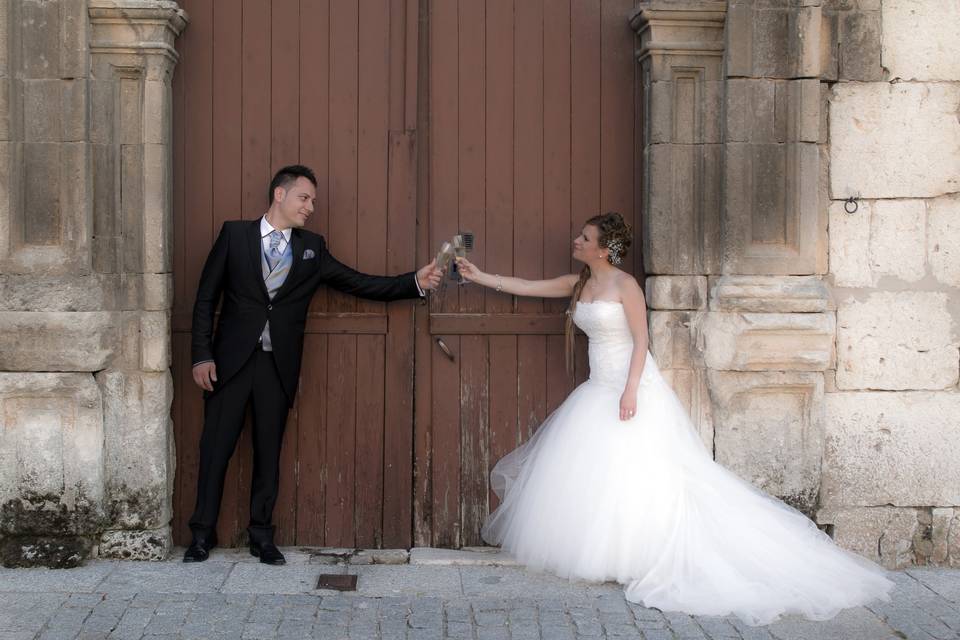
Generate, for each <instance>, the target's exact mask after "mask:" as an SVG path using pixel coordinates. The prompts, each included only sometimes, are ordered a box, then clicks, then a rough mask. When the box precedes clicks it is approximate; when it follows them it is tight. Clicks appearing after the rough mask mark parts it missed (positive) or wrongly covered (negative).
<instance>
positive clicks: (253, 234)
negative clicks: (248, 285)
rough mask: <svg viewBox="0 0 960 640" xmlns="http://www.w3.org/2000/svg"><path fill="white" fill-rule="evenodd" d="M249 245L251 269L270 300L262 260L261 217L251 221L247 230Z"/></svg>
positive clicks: (261, 290) (262, 290)
mask: <svg viewBox="0 0 960 640" xmlns="http://www.w3.org/2000/svg"><path fill="white" fill-rule="evenodd" d="M247 246H248V248H249V249H250V270H251V271H252V272H253V276H254V279H255V280H256V281H257V287H259V289H260V292H261V293H263V298H264V299H265V300H269V299H270V296H269V295H268V294H267V285H265V284H264V283H263V267H262V266H261V260H262V256H263V242H262V239H261V237H260V218H257V219H256V220H255V221H253V222H252V223H250V227H249V230H248V231H247Z"/></svg>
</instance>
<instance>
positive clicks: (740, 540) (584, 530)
mask: <svg viewBox="0 0 960 640" xmlns="http://www.w3.org/2000/svg"><path fill="white" fill-rule="evenodd" d="M630 237H631V229H630V227H629V226H628V225H626V224H625V223H624V221H623V218H622V217H621V216H620V215H619V214H617V213H607V214H604V215H599V216H595V217H593V218H590V219H589V220H588V221H587V223H586V224H585V225H584V227H583V230H582V232H581V233H580V235H579V236H577V238H576V239H575V240H574V241H573V257H574V258H575V259H576V260H579V261H580V262H583V263H584V264H585V266H584V268H583V270H582V271H581V272H580V274H579V276H578V275H576V274H571V275H565V276H560V277H559V278H554V279H552V280H539V281H529V280H522V279H520V278H510V277H506V276H502V277H501V276H499V275H490V274H488V273H484V272H482V271H480V269H478V268H477V267H476V266H475V265H473V264H471V263H470V262H469V261H468V260H467V259H465V258H458V259H457V261H458V267H459V270H460V272H461V274H462V275H463V277H464V278H465V279H466V280H469V281H472V282H476V283H478V284H481V285H484V286H487V287H494V288H496V290H497V291H506V292H508V293H513V294H517V295H526V296H539V297H555V298H559V297H566V296H570V298H571V301H570V309H569V311H568V312H567V313H568V318H567V331H566V338H567V365H568V367H569V366H570V361H571V360H572V352H573V327H572V323H576V325H577V326H578V327H580V328H581V329H582V330H583V331H584V332H585V333H586V334H587V336H588V337H589V341H590V348H589V357H590V379H589V380H587V382H585V383H583V384H582V385H580V386H579V387H577V388H576V389H575V390H574V391H573V392H572V393H571V394H570V396H569V397H568V398H567V399H566V400H565V401H564V402H563V404H562V405H560V407H559V408H558V409H557V410H556V411H554V412H553V413H552V414H551V415H550V416H549V417H548V418H547V419H546V421H544V423H543V425H541V427H540V428H539V429H538V430H537V432H536V433H535V434H534V436H533V437H532V438H531V439H530V440H529V441H527V442H526V443H525V444H523V445H521V446H520V447H519V448H517V449H516V450H514V451H512V452H511V453H509V454H507V455H506V456H505V457H504V458H502V459H501V460H500V461H499V462H498V463H497V465H496V467H495V468H494V469H493V472H492V473H491V483H492V486H493V489H494V491H495V492H496V494H497V495H498V496H499V497H500V499H501V504H500V506H499V508H497V509H496V510H495V511H494V512H493V513H491V514H490V516H489V517H488V518H487V520H486V522H485V523H484V527H483V537H484V539H485V540H487V541H488V542H490V543H491V544H499V545H501V546H502V547H503V548H504V549H506V550H508V551H510V552H511V553H512V554H513V555H514V556H515V557H516V558H517V560H518V561H520V562H521V563H523V564H526V565H528V566H530V567H534V568H538V569H547V570H549V571H552V572H554V573H556V574H558V575H560V576H562V577H570V578H582V579H586V580H595V581H606V580H616V581H617V582H620V583H622V584H624V585H626V589H625V590H626V597H627V599H628V600H631V601H633V602H638V603H642V604H643V605H644V606H647V607H655V608H657V609H660V610H663V611H681V612H685V613H688V614H693V615H728V614H735V615H737V616H739V617H740V618H741V619H743V620H744V621H745V622H746V623H748V624H753V625H758V624H766V623H769V622H771V621H773V620H775V619H776V618H777V617H779V616H780V615H781V614H785V613H798V614H802V615H805V616H807V617H809V618H811V619H814V620H823V619H827V618H831V617H833V616H834V615H836V614H837V612H839V611H840V610H841V609H844V608H847V607H855V606H859V605H862V604H864V603H866V602H868V601H870V600H873V599H884V600H887V599H889V595H888V593H889V591H890V589H892V587H893V582H891V581H890V580H889V579H887V578H886V577H885V575H884V570H883V569H881V568H880V567H878V566H876V565H874V564H873V563H871V562H868V561H867V560H865V559H863V558H861V557H859V556H856V555H854V554H852V553H849V552H847V551H844V550H842V549H840V548H839V547H837V546H836V545H834V544H833V541H832V540H831V539H830V538H829V537H828V536H827V535H826V534H825V533H823V532H821V531H820V530H819V529H818V528H817V527H816V525H815V524H814V523H813V522H811V521H810V520H809V519H808V518H807V517H806V516H804V515H803V514H802V513H800V512H799V511H796V510H795V509H793V508H791V507H789V506H787V505H786V504H784V503H782V502H780V501H779V500H777V499H775V498H773V497H771V496H769V495H767V494H766V493H764V492H762V491H760V490H759V489H757V488H755V487H754V486H753V485H751V484H750V483H748V482H746V481H744V480H741V479H740V478H739V477H738V476H736V475H735V474H733V473H732V472H730V471H728V470H727V469H725V468H723V467H722V466H720V465H719V464H717V463H716V462H714V461H713V459H712V457H711V455H710V453H709V452H708V451H707V449H706V448H705V447H704V445H703V443H702V442H701V440H700V438H699V436H698V434H697V433H696V431H695V430H694V428H693V425H692V424H691V422H690V419H689V418H688V417H687V414H686V411H685V409H684V408H683V406H682V405H681V404H680V401H679V399H678V398H677V396H676V395H675V394H674V393H673V390H672V389H671V388H670V387H669V385H668V384H667V383H666V381H665V380H664V378H663V377H662V376H661V375H660V370H659V369H658V368H657V364H656V363H655V362H654V361H653V358H652V357H651V355H650V353H649V351H648V350H647V319H646V304H645V302H644V298H643V292H642V291H641V289H640V286H639V285H638V284H637V281H636V280H634V279H633V277H631V276H630V275H629V274H627V273H625V272H623V271H621V270H620V269H618V268H616V266H614V265H617V264H620V262H621V260H622V259H623V256H624V253H625V252H626V250H627V249H628V248H629V246H630Z"/></svg>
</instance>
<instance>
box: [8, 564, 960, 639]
mask: <svg viewBox="0 0 960 640" xmlns="http://www.w3.org/2000/svg"><path fill="white" fill-rule="evenodd" d="M287 556H288V560H289V561H290V562H289V564H288V565H287V566H285V567H268V566H264V565H260V564H258V563H256V562H255V561H253V559H251V558H249V556H244V555H243V554H242V553H239V552H234V551H226V552H224V551H215V553H214V556H213V557H212V558H211V559H210V560H209V561H207V562H205V563H203V564H199V565H185V564H183V563H181V562H179V561H178V560H177V559H176V558H174V559H172V560H170V561H168V562H160V563H141V562H118V561H106V560H99V561H91V562H89V563H88V564H87V565H86V566H84V567H80V568H77V569H69V570H56V571H54V570H47V569H0V640H14V639H16V640H26V639H31V640H32V639H44V640H54V639H57V640H60V639H67V638H70V639H73V638H81V639H85V640H106V639H126V638H130V639H140V638H151V639H155V640H161V639H164V640H174V639H181V638H224V639H241V640H245V639H254V638H283V639H287V638H290V639H299V638H322V639H331V640H332V639H351V640H356V639H361V640H433V639H436V640H441V639H444V638H450V639H454V638H456V639H473V640H509V639H512V640H534V639H543V640H575V639H581V638H591V639H592V638H645V639H647V640H666V639H683V640H694V639H699V640H707V639H717V640H720V639H724V640H726V639H730V640H733V639H743V640H761V639H765V640H806V639H831V640H832V639H842V640H848V639H850V640H859V639H863V640H885V639H891V640H892V639H902V638H910V639H928V638H935V639H937V640H946V639H948V638H958V637H960V570H956V569H928V568H917V569H910V570H907V571H901V572H897V573H894V574H892V576H893V578H894V579H895V580H896V582H897V589H896V591H895V592H894V594H893V599H892V601H891V602H889V603H880V604H876V605H870V606H868V607H860V608H857V609H850V610H847V611H844V612H842V613H841V614H840V615H838V616H837V617H836V618H834V619H832V620H829V621H824V622H812V621H809V620H805V619H801V618H792V617H787V618H784V619H782V620H780V621H778V622H776V623H774V624H772V625H768V626H765V627H750V626H747V625H745V624H743V623H742V622H741V621H739V620H738V619H736V618H715V617H691V616H687V615H682V614H673V613H666V614H664V613H661V612H659V611H657V610H653V609H646V608H643V607H640V606H637V605H633V604H630V603H628V602H626V601H625V600H624V598H623V593H622V591H621V590H620V588H619V587H618V586H617V585H615V584H588V583H582V582H569V581H566V580H561V579H558V578H556V577H553V576H549V575H545V574H541V573H535V572H531V571H526V570H524V569H522V568H519V567H516V566H509V565H507V566H503V565H496V566H492V565H490V564H462V563H461V564H443V563H430V564H416V563H411V564H401V565H379V564H374V565H359V566H357V565H345V564H339V565H333V564H328V562H330V559H329V558H328V557H327V558H325V557H321V556H317V555H316V554H312V553H309V552H306V551H304V552H300V551H297V550H293V549H291V550H288V551H287ZM411 562H413V561H411ZM344 572H349V573H356V574H358V576H359V578H358V585H357V591H356V592H351V593H348V594H340V593H337V592H333V591H318V590H315V589H314V587H315V585H316V582H317V578H318V577H319V575H320V573H344Z"/></svg>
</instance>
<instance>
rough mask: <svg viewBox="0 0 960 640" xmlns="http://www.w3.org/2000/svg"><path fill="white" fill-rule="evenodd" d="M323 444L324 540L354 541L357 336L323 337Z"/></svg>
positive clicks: (346, 544)
mask: <svg viewBox="0 0 960 640" xmlns="http://www.w3.org/2000/svg"><path fill="white" fill-rule="evenodd" d="M327 344H328V345H329V346H328V350H329V351H328V358H329V363H330V364H329V369H328V370H327V400H326V402H327V428H326V435H327V445H326V448H325V449H326V453H327V460H326V464H327V466H328V468H329V472H328V474H327V483H326V493H325V500H326V506H325V510H326V523H325V524H326V528H325V530H324V540H325V543H326V544H327V545H329V546H333V547H350V546H353V544H354V530H353V510H354V472H355V468H354V451H355V448H356V446H357V442H356V437H355V436H356V433H355V429H356V423H357V387H356V385H357V339H356V337H355V336H349V335H347V336H344V335H331V336H329V338H328V339H327Z"/></svg>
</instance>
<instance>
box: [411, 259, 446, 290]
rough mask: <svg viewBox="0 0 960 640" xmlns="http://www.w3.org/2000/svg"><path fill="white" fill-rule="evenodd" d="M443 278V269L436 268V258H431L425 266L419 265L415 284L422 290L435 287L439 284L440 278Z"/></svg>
mask: <svg viewBox="0 0 960 640" xmlns="http://www.w3.org/2000/svg"><path fill="white" fill-rule="evenodd" d="M442 278H443V269H438V268H437V261H436V259H434V260H432V261H431V262H430V264H428V265H427V266H425V267H421V269H420V270H419V271H417V284H419V285H420V288H421V289H423V290H424V291H427V290H432V289H436V288H437V287H439V286H440V280H441V279H442Z"/></svg>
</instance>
